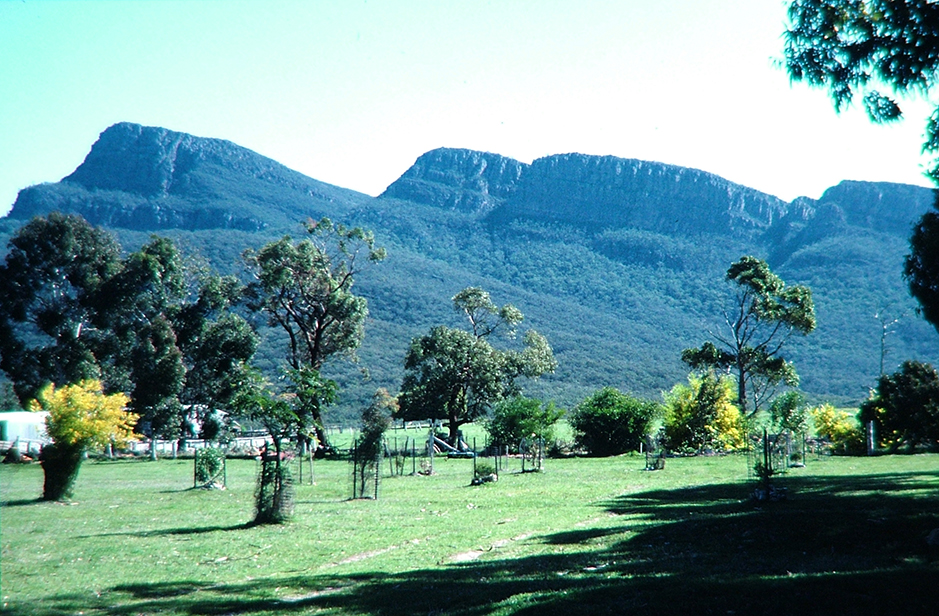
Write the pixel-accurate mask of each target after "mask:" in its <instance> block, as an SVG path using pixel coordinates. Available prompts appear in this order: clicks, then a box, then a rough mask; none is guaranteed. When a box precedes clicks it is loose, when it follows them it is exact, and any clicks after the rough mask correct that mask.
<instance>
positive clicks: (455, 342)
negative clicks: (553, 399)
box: [396, 287, 557, 444]
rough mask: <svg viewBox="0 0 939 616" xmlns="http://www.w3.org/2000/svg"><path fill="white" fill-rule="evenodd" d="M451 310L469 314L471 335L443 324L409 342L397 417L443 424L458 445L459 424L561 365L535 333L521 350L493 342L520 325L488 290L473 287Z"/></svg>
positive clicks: (511, 309) (527, 337) (518, 318)
mask: <svg viewBox="0 0 939 616" xmlns="http://www.w3.org/2000/svg"><path fill="white" fill-rule="evenodd" d="M453 307H454V309H455V310H456V311H458V312H462V313H463V314H465V315H466V317H467V319H468V321H469V324H470V329H471V331H466V330H462V329H455V328H450V327H445V326H442V325H441V326H437V327H434V328H432V329H431V330H430V333H429V334H427V335H425V336H420V337H418V338H414V339H413V340H412V341H411V346H410V348H409V349H408V352H407V355H406V356H405V360H404V371H405V373H404V379H403V381H402V384H401V394H400V395H399V396H398V404H399V409H398V413H397V414H396V418H399V419H405V420H421V419H440V420H444V421H446V422H447V423H448V426H449V439H450V442H451V443H453V444H456V442H457V438H458V432H459V429H460V426H462V425H463V424H466V423H469V422H472V421H474V420H476V419H478V418H480V417H482V416H484V415H485V414H486V413H487V412H488V411H489V409H490V408H491V407H492V405H493V404H495V403H496V402H498V401H499V400H502V399H503V398H505V397H507V396H512V395H516V394H518V393H519V387H518V385H517V380H518V379H519V378H520V377H523V376H525V377H528V378H537V377H539V376H541V375H542V374H544V373H546V372H553V371H554V369H555V368H556V367H557V362H556V361H555V359H554V354H553V352H552V351H551V346H550V345H549V344H548V341H547V339H546V338H545V337H544V336H542V335H541V334H539V333H538V332H536V331H534V330H529V331H528V332H527V333H526V334H525V337H524V344H525V346H524V349H523V350H499V349H496V348H495V347H493V346H492V344H490V342H489V340H490V337H491V336H492V334H494V333H495V332H497V331H500V330H501V331H503V332H504V333H506V334H507V335H509V336H513V335H514V333H515V327H516V326H517V325H518V324H519V323H520V322H521V321H522V319H523V316H522V313H521V312H520V311H519V310H518V309H517V308H515V307H514V306H512V305H511V304H506V305H505V306H502V307H499V306H496V305H495V304H494V303H493V301H492V299H491V298H490V297H489V294H488V293H487V292H486V291H484V290H482V289H480V288H478V287H469V288H466V289H464V290H463V291H460V292H459V293H457V294H456V295H455V296H454V297H453Z"/></svg>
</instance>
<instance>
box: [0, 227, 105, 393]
mask: <svg viewBox="0 0 939 616" xmlns="http://www.w3.org/2000/svg"><path fill="white" fill-rule="evenodd" d="M120 268H121V260H120V246H119V245H118V244H117V242H115V241H114V238H113V237H111V235H110V234H108V233H106V232H104V231H102V230H100V229H97V228H95V227H92V226H91V225H89V224H88V223H87V222H86V221H85V220H84V219H83V218H81V217H80V216H72V215H64V214H59V213H52V214H49V215H48V216H47V217H44V218H34V219H33V220H31V221H30V222H28V223H26V224H25V225H24V226H23V227H21V228H20V229H19V231H17V233H16V234H15V235H14V236H13V238H12V239H11V240H10V242H9V252H8V253H7V256H6V259H5V261H4V263H3V265H2V266H0V368H2V369H3V371H4V372H5V373H6V374H7V375H8V377H9V378H10V380H11V381H12V382H13V383H14V387H15V390H16V394H17V395H18V396H19V398H20V400H23V401H24V402H25V401H26V400H30V399H33V398H35V397H36V395H37V393H38V392H39V389H40V388H41V387H43V386H44V385H45V384H47V383H51V382H55V383H76V382H78V381H81V380H84V379H94V378H100V376H101V368H100V365H99V362H100V360H101V359H102V358H105V357H107V355H108V354H109V353H110V350H109V345H108V338H109V337H110V332H109V331H107V330H101V329H99V328H97V327H95V326H94V324H95V317H96V314H97V309H98V299H99V297H100V293H99V292H100V290H101V288H102V287H103V286H104V285H105V284H106V283H107V281H108V280H110V279H111V278H112V277H113V276H114V275H115V274H116V273H117V272H118V271H120Z"/></svg>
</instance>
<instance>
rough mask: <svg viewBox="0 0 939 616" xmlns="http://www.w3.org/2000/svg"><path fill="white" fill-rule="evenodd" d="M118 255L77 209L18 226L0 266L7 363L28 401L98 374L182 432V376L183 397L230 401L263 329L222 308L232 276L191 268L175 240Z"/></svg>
mask: <svg viewBox="0 0 939 616" xmlns="http://www.w3.org/2000/svg"><path fill="white" fill-rule="evenodd" d="M120 254H121V247H120V246H119V245H118V243H117V242H116V241H115V240H114V238H113V237H112V236H111V235H110V234H109V233H108V232H106V231H104V230H102V229H99V228H96V227H93V226H91V225H90V224H88V223H87V222H86V221H85V220H84V219H83V218H81V217H80V216H72V215H64V214H59V213H51V214H49V215H48V216H46V217H37V218H34V219H33V220H31V221H30V222H28V223H27V224H26V225H24V226H23V227H21V228H20V229H19V230H18V231H17V232H16V234H15V235H14V236H13V238H12V239H11V240H10V242H9V251H8V253H7V256H6V259H5V261H4V263H3V264H2V266H0V368H2V370H3V371H4V372H5V373H6V374H7V376H8V377H9V378H10V380H11V381H12V382H13V383H14V387H15V388H16V393H17V394H18V396H19V397H20V399H21V400H23V401H25V400H29V399H31V398H34V397H35V396H36V394H37V392H38V391H39V389H40V388H42V387H44V386H45V385H46V384H48V383H55V384H56V385H60V386H62V385H66V384H74V383H79V382H81V381H84V380H88V379H96V380H100V381H101V383H102V387H103V389H104V391H105V392H107V393H113V392H123V393H126V394H128V395H129V396H130V406H131V408H132V409H133V411H134V412H135V413H137V414H139V415H140V416H141V417H142V419H143V421H142V422H140V423H139V424H138V429H144V428H146V430H147V432H148V433H149V434H150V436H151V437H153V438H156V437H158V436H164V437H175V436H176V435H177V434H178V433H179V429H180V426H181V421H182V417H181V413H180V411H181V404H180V402H181V400H180V397H181V396H182V397H183V398H184V399H186V398H187V393H186V389H185V383H186V381H187V378H189V380H190V385H191V387H192V388H191V389H190V391H189V394H188V400H187V401H188V402H190V403H196V402H200V403H204V404H212V403H213V402H215V401H218V400H224V399H225V397H226V396H230V391H229V390H230V383H231V382H233V376H232V374H233V371H234V370H235V368H236V367H237V366H238V365H239V364H241V363H243V362H246V361H247V360H248V359H250V357H251V355H252V354H253V352H254V349H255V348H256V346H257V339H256V335H255V334H254V333H253V331H251V329H250V327H248V325H247V323H246V322H245V321H244V320H243V319H241V318H240V317H237V316H235V315H233V314H223V313H224V312H225V309H227V308H228V307H230V306H231V305H232V301H233V300H234V298H236V297H238V296H240V289H239V287H237V283H235V282H234V281H233V279H220V278H218V277H217V276H215V275H213V274H211V273H204V275H200V276H197V277H194V276H193V275H192V272H191V271H190V270H191V269H192V268H191V267H190V265H189V264H188V263H187V261H186V259H184V258H183V256H182V255H181V254H180V252H179V250H178V249H177V247H176V245H175V244H174V243H173V242H172V241H171V240H169V239H167V238H162V237H156V236H155V237H153V238H151V239H150V241H149V242H148V243H147V244H145V245H144V246H143V247H141V248H140V249H139V250H137V251H135V252H133V253H131V254H129V255H128V256H126V257H125V258H123V259H122V258H121V256H120ZM190 377H191V378H190Z"/></svg>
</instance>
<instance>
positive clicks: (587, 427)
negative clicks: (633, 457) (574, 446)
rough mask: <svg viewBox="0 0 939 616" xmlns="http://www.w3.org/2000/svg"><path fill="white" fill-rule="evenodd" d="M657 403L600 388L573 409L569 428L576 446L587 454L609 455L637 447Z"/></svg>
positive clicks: (656, 412)
mask: <svg viewBox="0 0 939 616" xmlns="http://www.w3.org/2000/svg"><path fill="white" fill-rule="evenodd" d="M661 414H662V407H661V405H659V404H657V403H655V402H652V401H650V400H642V399H640V398H635V397H633V396H630V395H628V394H624V393H622V392H621V391H619V390H617V389H615V388H613V387H604V388H603V389H601V390H600V391H598V392H596V393H594V394H593V395H591V396H589V397H588V398H587V399H586V400H584V401H583V402H581V403H580V404H579V405H578V406H577V408H576V409H575V410H574V413H573V416H572V417H571V427H573V428H574V435H575V439H576V440H577V443H578V445H580V446H581V447H583V448H584V449H586V450H587V451H588V452H589V453H590V455H594V456H612V455H617V454H621V453H625V452H627V451H635V450H637V449H639V445H640V444H641V443H642V438H643V436H645V434H646V433H647V432H648V431H649V429H650V427H651V425H652V423H653V421H655V420H656V419H657V418H658V417H659V416H660V415H661Z"/></svg>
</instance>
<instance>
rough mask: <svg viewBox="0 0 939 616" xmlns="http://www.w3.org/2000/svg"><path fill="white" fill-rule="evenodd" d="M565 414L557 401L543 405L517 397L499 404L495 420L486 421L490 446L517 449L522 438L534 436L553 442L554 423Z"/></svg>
mask: <svg viewBox="0 0 939 616" xmlns="http://www.w3.org/2000/svg"><path fill="white" fill-rule="evenodd" d="M563 415H564V411H563V410H561V409H559V408H556V407H555V406H554V402H548V403H543V402H542V401H541V400H537V399H535V398H525V397H522V396H516V397H514V398H509V399H507V400H503V401H502V402H500V403H499V404H497V405H496V408H495V410H494V411H493V413H492V418H491V419H489V420H488V421H487V422H486V430H487V431H488V432H489V445H490V446H505V445H508V446H510V447H512V448H513V449H515V448H517V447H518V444H519V442H521V440H522V439H523V438H528V437H530V436H532V435H534V436H535V437H538V438H542V439H544V441H545V442H546V443H550V442H553V441H554V424H555V423H557V421H558V420H559V419H560V418H561V417H562V416H563Z"/></svg>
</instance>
